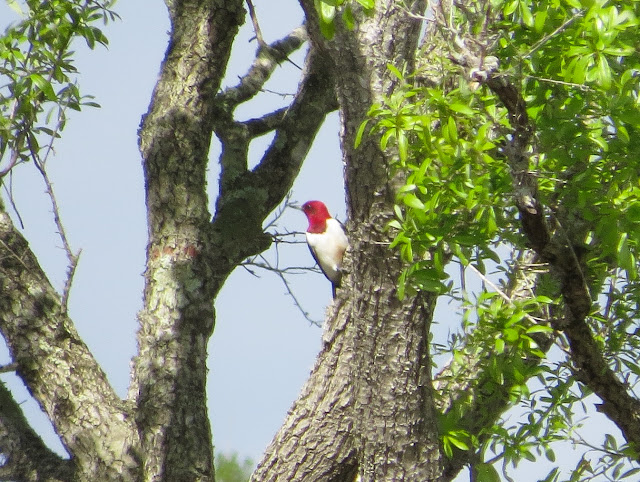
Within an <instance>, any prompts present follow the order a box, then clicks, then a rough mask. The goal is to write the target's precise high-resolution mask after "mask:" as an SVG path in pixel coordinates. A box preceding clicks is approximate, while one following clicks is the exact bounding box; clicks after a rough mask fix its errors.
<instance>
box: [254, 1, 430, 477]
mask: <svg viewBox="0 0 640 482" xmlns="http://www.w3.org/2000/svg"><path fill="white" fill-rule="evenodd" d="M302 3H303V8H305V13H306V15H307V19H308V26H309V30H310V34H311V38H312V42H313V44H314V46H315V48H318V49H322V51H323V52H327V53H329V55H330V57H331V59H332V61H333V68H334V71H335V75H336V92H337V97H338V103H339V106H340V114H341V122H342V128H341V140H342V147H343V155H344V157H343V159H344V161H345V165H346V184H347V193H348V200H349V202H348V207H349V213H350V217H351V220H352V221H355V222H352V223H351V224H350V226H349V228H350V239H351V242H352V245H351V248H350V250H349V251H348V254H347V264H346V270H347V276H346V278H345V279H344V281H343V286H344V288H343V289H342V290H339V291H338V298H337V300H336V301H335V302H334V305H333V307H332V310H331V313H330V315H329V318H328V322H327V327H326V330H325V334H324V336H323V341H324V343H323V348H322V351H321V353H320V355H319V356H318V359H317V361H316V365H315V367H314V370H313V372H312V373H311V376H310V378H309V380H308V381H307V383H306V384H305V386H304V388H303V390H302V394H301V395H300V397H299V399H298V400H297V401H296V403H295V404H294V406H293V407H292V408H291V410H290V412H289V415H288V417H287V419H286V421H285V423H284V425H283V427H282V429H281V430H280V431H279V433H278V434H277V435H276V437H275V438H274V440H273V441H272V443H271V445H270V446H269V448H268V449H267V451H266V454H265V457H264V459H263V460H262V462H261V463H260V465H259V466H258V469H257V470H256V472H255V473H254V474H253V477H252V480H255V481H271V480H305V481H316V480H318V481H320V480H322V481H329V480H335V481H342V480H352V479H353V477H354V476H355V475H356V474H357V475H359V476H360V480H363V481H368V480H376V481H382V480H408V478H411V480H422V481H430V480H438V478H439V477H440V474H441V470H442V468H441V465H440V463H441V462H440V460H439V442H438V435H437V430H436V420H435V410H434V403H433V397H432V388H431V376H430V358H429V348H428V346H429V344H428V333H429V322H430V320H431V317H432V308H433V300H434V298H433V297H431V296H429V295H426V296H425V295H420V296H416V297H414V298H411V299H405V300H403V301H400V300H398V298H397V296H396V289H395V286H396V277H397V274H398V273H399V272H400V270H401V266H402V265H401V262H400V260H399V259H397V257H394V256H389V251H388V247H387V246H388V243H389V241H390V238H389V233H388V232H386V231H385V225H386V223H387V222H388V221H389V220H390V219H391V217H392V216H393V209H392V208H393V201H394V187H393V185H392V183H391V181H390V179H389V172H390V169H389V162H390V159H391V158H390V157H389V156H390V155H391V154H389V153H383V152H381V151H380V149H379V146H378V144H377V141H376V139H373V138H371V139H368V140H366V141H365V142H364V143H363V145H361V146H360V147H359V148H358V149H357V150H356V149H355V148H354V138H355V133H356V131H357V129H358V127H359V125H360V123H361V122H362V120H363V119H364V118H365V115H366V112H367V109H368V107H369V106H370V105H371V104H372V103H373V102H375V101H377V100H380V99H381V96H382V95H383V94H384V93H386V92H389V91H390V89H391V88H392V86H393V81H392V80H391V78H390V76H389V75H388V73H387V68H386V65H387V63H389V62H390V63H395V64H401V63H404V62H407V63H408V64H409V68H411V62H412V55H413V54H412V52H415V47H416V45H417V41H418V33H419V23H417V22H415V21H414V20H413V19H411V18H410V17H409V16H408V15H407V14H406V12H405V11H404V10H403V9H402V8H401V6H400V5H399V4H398V3H396V2H377V3H376V8H375V12H374V14H373V15H372V16H370V17H366V16H364V15H362V16H361V17H359V21H358V22H357V26H356V28H355V30H354V31H348V30H346V29H343V28H342V27H341V26H338V27H337V30H338V32H337V33H336V36H335V38H334V39H333V40H331V41H326V40H325V39H324V38H322V36H321V35H320V33H319V32H318V31H317V28H315V27H314V26H315V25H317V19H316V18H315V11H314V7H313V3H312V2H302ZM410 8H411V9H412V11H414V12H422V11H423V10H424V8H425V5H424V3H421V2H416V3H414V4H411V5H410ZM372 260H375V262H372Z"/></svg>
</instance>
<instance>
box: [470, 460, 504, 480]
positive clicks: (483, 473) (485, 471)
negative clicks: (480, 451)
mask: <svg viewBox="0 0 640 482" xmlns="http://www.w3.org/2000/svg"><path fill="white" fill-rule="evenodd" d="M473 470H474V471H475V475H476V477H475V481H476V482H500V476H499V475H498V471H497V470H496V469H495V468H494V467H493V465H491V464H485V463H482V464H475V465H474V466H473Z"/></svg>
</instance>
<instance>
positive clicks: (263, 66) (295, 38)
mask: <svg viewBox="0 0 640 482" xmlns="http://www.w3.org/2000/svg"><path fill="white" fill-rule="evenodd" d="M306 39H307V34H306V29H305V28H304V27H298V28H296V29H295V30H293V31H292V32H291V33H290V34H289V35H287V36H286V37H284V38H283V39H281V40H278V41H276V42H273V43H272V44H271V45H266V44H261V46H260V48H258V53H257V55H256V59H255V60H254V62H253V65H252V66H251V68H250V69H249V71H248V72H247V73H246V74H245V75H244V76H243V77H241V78H240V82H239V83H238V84H237V85H236V86H235V87H229V88H227V89H225V90H224V91H223V92H221V93H220V94H218V96H217V102H218V104H220V105H226V106H227V108H231V110H233V108H235V107H236V106H237V105H239V104H241V103H242V102H245V101H247V100H249V99H250V98H252V97H253V96H255V95H256V94H258V92H260V91H261V89H262V88H263V87H264V84H265V83H266V82H267V80H269V78H270V77H271V74H273V72H274V71H275V69H276V67H278V65H280V63H281V62H282V61H284V60H286V59H287V57H288V56H289V55H290V54H292V53H293V52H295V51H296V50H298V49H299V48H300V47H301V46H302V44H303V43H304V42H305V40H306ZM263 42H264V41H263Z"/></svg>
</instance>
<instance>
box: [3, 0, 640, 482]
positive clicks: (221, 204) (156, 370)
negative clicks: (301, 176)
mask: <svg viewBox="0 0 640 482" xmlns="http://www.w3.org/2000/svg"><path fill="white" fill-rule="evenodd" d="M166 3H167V7H168V11H169V16H170V19H171V32H170V35H171V37H170V42H169V46H168V49H167V52H166V56H165V59H164V61H163V64H162V67H161V71H160V78H159V80H158V83H157V85H156V87H155V90H154V92H153V95H152V99H151V104H150V107H149V111H148V112H147V114H146V115H145V116H144V118H143V122H142V125H141V128H140V132H139V144H140V152H141V154H142V161H143V162H142V164H143V166H142V167H143V169H144V176H145V193H146V206H147V213H148V217H147V221H148V228H149V242H148V246H147V265H146V272H145V280H146V284H145V289H144V304H143V309H142V311H141V312H140V314H139V331H138V338H137V341H138V353H137V356H136V357H135V360H134V364H133V370H132V374H131V385H130V389H129V394H128V397H127V399H126V400H121V399H119V398H118V396H117V395H116V393H115V392H114V390H113V389H112V387H111V386H110V385H109V383H108V381H107V378H106V376H105V374H104V373H103V371H102V369H101V368H100V366H99V365H98V364H97V362H96V360H95V359H94V357H93V356H92V354H91V353H90V352H89V350H88V349H87V347H86V345H85V344H84V343H83V341H82V340H81V339H80V338H79V336H78V334H77V332H76V330H75V328H74V325H73V323H72V320H70V319H69V317H68V315H67V312H66V309H65V308H64V303H63V300H62V299H61V296H60V294H59V293H56V292H55V290H54V289H53V288H52V286H51V284H50V283H49V281H48V280H47V277H46V275H45V273H44V272H43V271H42V269H41V268H40V266H39V264H38V261H37V259H36V258H35V256H34V254H33V253H32V251H31V250H30V249H29V246H28V243H27V241H26V240H25V239H24V237H23V236H22V235H21V234H20V232H19V231H18V230H17V229H16V228H15V226H14V225H13V223H12V221H11V219H10V217H9V215H8V214H7V213H6V211H5V209H4V206H0V208H1V209H0V292H1V293H2V296H0V330H1V331H2V334H3V336H4V338H5V340H6V342H7V344H8V346H9V349H10V352H11V356H12V359H13V362H14V363H13V364H14V365H15V370H16V373H17V374H18V376H19V377H20V378H21V379H22V380H23V381H24V383H25V385H26V386H27V388H28V389H29V391H30V393H31V394H32V395H33V397H34V398H35V399H36V400H37V401H38V403H39V404H40V406H41V407H42V409H43V410H44V412H45V413H46V414H47V415H48V416H49V418H50V419H51V421H52V422H53V425H54V427H55V429H56V431H57V433H58V435H59V436H60V438H61V440H62V442H63V444H64V445H65V447H66V449H67V450H68V452H69V454H70V455H71V458H70V459H69V460H64V459H62V458H61V457H59V456H57V455H56V454H54V453H52V452H51V451H50V450H49V449H48V448H47V447H46V446H45V445H44V443H43V442H42V440H41V439H40V438H39V437H38V435H37V434H36V433H35V432H33V430H32V429H31V428H30V427H29V425H28V423H27V421H26V420H25V418H24V416H23V415H22V412H21V410H20V408H19V406H18V404H17V403H16V401H15V400H14V399H13V398H12V396H11V394H10V393H9V392H8V391H7V390H6V389H5V387H4V386H2V385H0V450H1V452H2V454H3V456H4V457H5V460H4V462H3V464H2V465H1V466H0V478H2V479H3V480H26V481H44V480H47V481H75V480H77V481H111V480H122V481H132V482H133V481H135V482H138V481H157V482H160V481H167V482H174V481H178V482H181V481H213V480H215V474H214V467H213V442H212V434H211V427H210V424H209V417H208V414H207V411H206V381H207V368H206V359H207V344H208V340H209V338H210V336H211V335H212V333H213V330H214V325H215V311H214V304H213V302H214V300H215V298H216V296H217V294H218V293H219V291H220V289H221V287H222V285H223V284H224V282H225V280H226V278H227V277H228V276H229V274H230V273H231V272H232V271H233V269H234V268H236V267H237V266H238V265H239V264H240V263H241V262H242V261H243V260H244V259H246V258H247V257H249V256H253V255H255V254H258V253H260V252H262V251H264V250H265V249H267V248H268V247H269V245H270V243H271V237H270V236H269V235H267V234H266V233H264V231H263V229H262V226H263V223H264V220H265V218H266V217H267V216H268V215H269V214H270V213H271V212H272V211H273V210H274V209H275V208H276V207H277V206H278V204H280V203H281V202H282V200H283V199H284V198H285V196H286V194H287V193H288V192H289V190H290V188H291V185H292V183H293V181H294V179H295V177H296V175H297V173H298V171H299V169H300V166H301V164H302V162H303V160H304V158H305V156H306V154H307V152H308V149H309V148H310V146H311V144H312V142H313V139H314V137H315V135H316V133H317V132H318V130H319V128H320V126H321V125H322V123H323V121H324V118H325V116H326V115H327V114H328V113H329V112H331V111H333V110H336V109H339V112H340V119H341V132H340V136H341V143H342V151H343V161H344V165H345V185H346V195H347V201H348V203H347V204H348V212H349V218H350V221H349V226H348V228H349V233H350V242H351V246H350V249H349V250H348V251H347V254H346V258H345V276H344V278H343V287H342V288H341V289H339V290H338V292H337V297H336V299H335V300H334V303H333V305H332V306H331V307H330V309H329V311H328V316H327V321H326V325H325V329H324V333H323V344H322V348H321V350H320V353H319V355H318V357H317V360H316V363H315V366H314V368H313V370H312V373H311V375H310V377H309V379H308V381H307V382H306V384H305V385H304V387H303V389H302V392H301V394H300V396H299V398H298V399H297V400H296V401H295V403H294V404H293V406H292V407H291V409H290V411H289V413H288V415H287V417H286V420H285V421H284V423H283V425H282V428H281V429H280V431H279V432H278V433H277V434H276V436H275V437H274V439H273V441H272V442H271V444H270V445H269V447H268V448H267V449H266V452H265V455H264V457H263V459H262V460H261V461H260V463H259V465H258V468H257V469H256V471H255V473H254V474H253V476H252V480H253V481H255V482H263V481H265V482H266V481H304V482H314V481H336V482H338V481H352V480H355V479H356V478H358V480H360V481H362V482H372V481H375V482H383V481H397V480H415V481H420V482H436V481H445V480H451V479H453V478H454V477H455V475H456V474H457V473H458V472H459V471H460V470H461V469H462V468H463V466H464V465H465V464H468V463H472V462H473V459H472V455H470V454H468V453H461V452H460V453H454V456H453V458H452V459H448V458H447V457H445V456H444V455H443V453H442V451H441V448H440V435H439V433H438V423H437V416H438V413H444V414H446V413H447V412H448V410H451V409H452V407H453V406H454V405H455V404H456V402H457V401H458V400H460V399H465V397H470V395H469V393H473V400H472V402H471V403H468V404H466V407H467V408H466V410H467V412H466V413H463V414H461V422H460V423H461V428H464V429H466V430H468V431H469V432H470V433H473V434H478V433H480V431H481V429H482V428H483V427H485V426H487V425H490V424H493V423H495V421H496V420H497V419H498V417H499V416H500V414H501V413H502V412H503V411H504V410H505V409H506V408H507V407H508V400H509V398H508V391H509V387H508V386H497V385H495V383H493V382H492V380H491V376H490V374H488V373H487V371H486V370H485V369H484V366H483V365H484V364H483V362H484V360H485V359H486V358H483V357H486V356H488V355H487V353H486V352H482V353H480V354H479V352H469V353H468V354H467V355H465V356H466V358H465V364H466V365H465V366H466V374H467V376H466V377H464V380H461V377H460V376H459V371H460V370H459V367H456V368H455V369H454V367H452V366H451V365H448V366H446V367H445V368H444V369H443V370H442V371H441V372H440V373H439V374H437V375H436V376H435V379H434V380H432V375H431V365H432V364H431V359H430V349H429V336H430V323H431V321H432V318H433V310H434V306H435V301H436V297H435V295H434V294H430V293H419V294H418V295H416V296H409V297H406V298H405V299H403V300H399V299H398V297H397V293H396V285H397V279H398V275H399V273H400V272H401V270H402V268H403V265H402V262H401V260H400V259H399V257H398V256H397V255H395V254H394V253H393V252H392V251H391V250H390V249H389V243H390V241H391V236H392V234H391V233H389V231H388V230H386V229H385V227H386V225H387V223H388V222H389V221H390V220H391V219H393V217H394V201H395V194H396V188H397V185H398V183H399V182H400V183H401V182H402V179H398V178H395V177H394V176H392V174H391V169H390V165H391V160H392V159H393V156H394V153H393V152H392V151H391V150H389V151H384V152H383V151H382V150H381V149H380V146H379V139H378V138H376V137H375V135H372V136H365V137H364V138H363V142H362V143H361V145H359V146H358V147H357V148H356V147H355V146H354V140H355V137H356V133H357V131H358V128H359V126H360V124H361V123H362V121H363V120H364V119H365V118H366V115H367V111H368V109H369V108H370V106H371V105H372V104H373V103H376V102H379V101H381V100H382V99H383V97H384V95H386V94H389V93H390V92H391V91H392V90H393V88H394V85H395V84H394V82H396V81H397V79H396V78H395V77H394V76H393V75H391V74H390V72H389V71H388V69H387V64H392V65H394V66H396V67H397V68H399V69H403V68H404V69H405V70H406V71H407V72H411V71H412V70H413V69H414V66H415V64H416V58H415V56H416V55H417V54H416V53H417V52H418V51H419V42H420V32H421V30H420V29H421V20H420V16H421V15H423V14H424V12H425V9H426V8H427V5H426V1H425V0H413V1H409V2H406V1H399V0H377V1H376V3H375V8H374V9H373V10H372V12H370V13H365V12H363V11H361V10H360V6H359V5H358V4H357V3H356V2H351V6H352V7H353V9H354V19H355V27H354V29H353V30H349V29H347V28H346V27H345V25H344V24H343V23H342V22H336V32H335V35H334V37H333V38H331V39H327V38H325V37H323V35H322V34H321V33H320V31H319V28H318V18H317V13H316V9H315V5H314V2H313V0H301V5H302V7H303V9H304V12H305V16H306V28H299V29H296V30H294V31H293V32H291V33H290V34H289V35H288V36H286V37H285V38H283V39H281V40H279V41H277V42H274V43H273V44H271V45H266V44H264V43H261V44H260V45H259V48H258V50H257V52H256V60H255V62H254V64H253V65H252V67H251V68H250V70H249V72H248V73H247V74H246V75H245V76H244V77H243V78H242V79H240V81H239V83H238V85H236V86H234V87H230V88H228V89H226V90H221V89H220V85H221V80H222V77H223V75H224V72H225V69H226V65H227V62H228V59H229V55H230V51H231V46H232V42H233V40H234V38H235V36H236V34H237V31H238V28H239V26H240V25H241V24H242V23H243V22H244V21H245V11H244V3H243V1H242V0H230V1H221V0H213V1H211V0H166ZM434 32H435V31H434ZM434 32H428V35H431V34H434V35H435V33H434ZM305 42H306V43H307V44H308V45H309V49H308V53H307V56H306V60H305V63H304V69H303V72H302V74H301V80H300V84H299V88H298V91H297V93H296V95H295V97H294V98H293V100H292V101H291V103H290V105H288V106H286V107H285V108H282V109H279V110H276V111H274V112H272V113H269V114H266V115H265V116H263V117H261V118H259V119H251V120H247V121H239V120H236V118H235V116H234V111H235V109H236V108H237V107H238V106H239V105H241V104H242V103H243V102H245V101H247V100H249V99H251V98H253V97H254V96H255V95H256V94H258V93H259V92H260V90H261V89H262V87H263V86H264V83H265V82H266V81H267V79H268V78H269V76H270V75H271V73H272V72H273V71H274V69H276V68H277V66H278V65H279V63H281V62H283V61H284V60H285V59H286V58H287V56H288V55H289V54H291V53H292V52H293V51H295V50H296V49H299V48H300V47H301V46H302V45H303V44H304V43H305ZM430 52H432V51H430ZM432 54H433V55H441V53H438V52H435V53H433V52H432ZM425 55H427V54H425ZM473 55H474V54H473V52H469V53H468V55H467V56H466V57H464V59H471V60H473ZM464 59H463V60H461V61H460V62H461V64H463V63H464V62H466V61H467V60H464ZM420 60H421V61H422V62H426V63H428V61H429V59H428V58H422V59H420ZM473 65H474V64H473V62H470V66H473ZM490 74H491V75H488V76H487V78H486V85H487V86H488V87H489V88H490V89H492V90H493V91H494V92H496V94H497V95H498V97H499V98H500V99H501V101H502V102H503V104H504V105H505V106H506V108H507V109H508V110H509V111H510V114H511V122H512V128H513V136H512V138H513V145H512V146H509V147H510V149H509V151H508V152H509V156H508V159H507V161H506V162H509V163H510V167H511V168H512V171H513V173H514V176H513V182H514V192H515V193H516V196H515V203H516V205H517V207H518V209H519V211H520V214H521V220H522V232H523V233H524V234H525V235H526V236H527V237H528V241H529V244H530V247H531V250H530V251H527V252H526V253H525V254H523V256H522V258H521V263H522V266H523V267H526V266H528V265H531V264H538V263H541V262H544V263H546V265H545V274H544V275H545V276H552V277H554V278H555V279H556V280H559V281H560V283H559V285H558V286H560V288H559V289H560V292H561V294H562V295H563V296H564V304H565V308H566V309H565V313H564V315H563V316H562V317H559V318H557V319H552V320H551V323H552V325H553V327H554V328H556V333H554V334H553V335H539V336H538V338H537V339H536V341H537V343H538V345H539V346H540V347H541V349H542V350H547V349H548V348H549V347H550V346H551V343H552V342H553V341H554V337H555V336H558V333H559V332H560V331H563V332H564V335H565V336H566V338H567V340H568V345H569V348H570V351H571V354H572V356H573V363H574V366H575V369H576V373H577V377H578V378H579V380H580V381H581V382H583V383H584V384H586V385H588V386H589V387H590V388H591V389H592V390H593V391H594V392H596V393H597V394H598V395H599V396H601V397H602V399H603V405H602V411H603V412H605V413H606V414H607V415H608V416H609V417H610V418H611V419H612V420H614V422H616V423H617V424H618V425H619V426H620V427H621V429H622V431H623V433H624V435H625V437H626V438H627V440H629V441H634V442H636V443H640V422H639V420H640V415H638V414H639V413H640V409H638V402H637V400H636V399H635V398H633V397H632V396H631V395H629V394H628V392H627V390H626V387H625V386H624V384H623V383H622V382H621V381H620V380H619V379H618V378H616V375H615V374H614V373H612V371H611V370H610V369H609V368H608V366H607V363H606V361H605V360H604V358H603V357H602V355H601V352H600V351H599V349H598V348H597V346H596V344H595V341H594V338H593V335H592V334H591V333H590V331H589V328H588V325H587V324H586V321H585V318H586V316H587V314H588V312H589V309H590V307H591V304H592V300H591V299H590V297H589V290H588V289H587V287H586V282H585V281H584V275H583V274H582V273H583V272H584V270H585V267H584V266H581V264H580V260H578V259H577V258H576V257H575V253H573V251H572V249H571V246H570V245H569V244H568V243H567V242H566V241H565V238H564V237H563V236H567V234H562V235H561V234H560V233H559V231H558V230H554V227H553V226H550V225H549V223H548V220H547V219H546V217H545V215H544V212H545V211H544V206H541V205H540V203H539V201H538V200H537V199H536V182H537V181H536V178H535V176H533V175H532V174H531V173H529V171H528V167H527V166H528V157H527V152H528V151H527V149H528V148H529V146H530V144H531V142H532V141H531V139H532V135H533V132H534V130H535V126H532V125H530V122H529V120H528V119H527V116H526V112H525V111H524V106H525V104H524V100H523V99H522V98H521V96H520V93H519V92H518V89H517V88H516V86H514V85H513V84H512V83H510V81H509V79H508V78H506V77H504V76H500V75H498V74H497V73H495V75H493V74H494V73H490ZM268 132H274V133H275V137H274V140H273V142H272V144H271V146H270V147H269V148H268V149H267V150H266V152H265V153H264V156H263V157H262V159H261V160H260V162H259V163H258V164H257V165H256V166H255V167H253V168H249V167H248V166H249V162H248V159H247V156H248V146H249V144H250V142H251V141H252V140H253V139H254V138H256V137H258V136H261V135H263V134H265V133H268ZM213 135H216V136H217V137H218V139H219V140H220V142H221V144H222V154H221V156H220V159H219V162H220V166H221V174H220V182H219V192H218V193H217V198H216V212H215V215H214V216H212V215H211V213H209V211H208V198H207V191H206V171H207V167H208V164H209V162H211V161H210V159H209V146H210V144H211V140H212V136H213ZM566 224H569V223H566ZM574 234H575V238H576V239H579V238H580V235H581V233H569V236H570V237H572V236H573V235H574ZM238 239H242V240H243V242H242V243H238ZM516 271H518V270H516ZM538 276H539V274H538V273H534V272H533V271H531V270H527V269H523V270H522V272H516V274H514V276H513V278H512V280H511V281H512V283H511V285H510V286H509V288H508V290H507V293H508V295H509V296H510V297H511V298H512V299H518V298H526V297H527V296H530V295H531V293H532V292H534V291H535V285H536V284H537V282H538ZM541 316H542V315H541ZM505 356H508V355H505ZM538 362H539V361H538V360H537V359H530V360H525V361H524V363H525V365H526V366H530V367H534V366H535V365H536V363H538ZM454 375H455V376H454Z"/></svg>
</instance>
